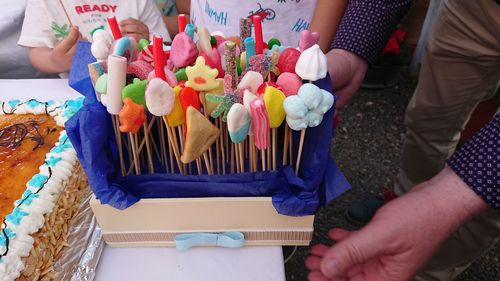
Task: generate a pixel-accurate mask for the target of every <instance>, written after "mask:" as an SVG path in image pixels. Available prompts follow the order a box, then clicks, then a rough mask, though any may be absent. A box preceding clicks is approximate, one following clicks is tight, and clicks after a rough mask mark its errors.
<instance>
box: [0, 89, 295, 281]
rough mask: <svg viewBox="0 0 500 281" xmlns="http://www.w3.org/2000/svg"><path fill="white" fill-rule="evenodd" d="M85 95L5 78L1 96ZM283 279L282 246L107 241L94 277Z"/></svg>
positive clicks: (219, 280)
mask: <svg viewBox="0 0 500 281" xmlns="http://www.w3.org/2000/svg"><path fill="white" fill-rule="evenodd" d="M78 96H80V94H78V93H77V92H76V91H74V90H73V89H71V88H70V87H68V85H67V80H66V79H43V80H2V79H0V101H8V100H11V99H19V100H28V99H32V98H35V99H38V100H40V101H44V100H55V101H59V100H61V101H62V100H66V99H69V98H75V97H78ZM114 280H119V281H128V280H131V281H132V280H134V281H136V280H137V281H138V280H148V281H157V280H158V281H160V280H168V281H184V280H186V281H205V280H207V281H209V280H210V281H213V280H217V281H225V280H232V281H233V280H239V281H254V280H255V281H281V280H285V270H284V266H283V253H282V250H281V247H243V248H239V249H223V248H201V247H200V248H193V249H190V250H187V251H177V250H175V249H173V248H111V247H108V246H106V247H105V249H104V252H103V254H102V256H101V260H100V261H99V266H98V268H97V273H96V278H95V281H114Z"/></svg>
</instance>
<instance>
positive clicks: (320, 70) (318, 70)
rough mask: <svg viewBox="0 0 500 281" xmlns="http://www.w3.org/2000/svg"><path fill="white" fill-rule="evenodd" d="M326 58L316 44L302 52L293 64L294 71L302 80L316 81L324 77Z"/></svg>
mask: <svg viewBox="0 0 500 281" xmlns="http://www.w3.org/2000/svg"><path fill="white" fill-rule="evenodd" d="M327 70H328V69H327V58H326V55H325V54H324V53H323V51H321V49H320V48H319V46H318V45H313V46H312V47H310V48H309V49H307V50H305V51H304V52H302V54H301V55H300V57H299V60H298V61H297V64H296V65H295V73H297V75H299V76H300V78H302V79H303V80H309V81H317V80H320V79H323V78H325V77H326V74H327Z"/></svg>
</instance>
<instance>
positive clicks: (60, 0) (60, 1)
mask: <svg viewBox="0 0 500 281" xmlns="http://www.w3.org/2000/svg"><path fill="white" fill-rule="evenodd" d="M59 3H60V4H61V7H62V9H63V11H64V14H65V15H66V18H67V19H68V22H69V26H73V23H72V22H71V18H70V17H69V15H68V11H66V7H65V6H64V3H63V1H62V0H59Z"/></svg>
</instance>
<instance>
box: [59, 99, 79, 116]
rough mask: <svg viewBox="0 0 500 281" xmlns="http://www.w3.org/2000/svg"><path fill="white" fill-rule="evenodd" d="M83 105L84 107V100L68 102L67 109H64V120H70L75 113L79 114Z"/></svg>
mask: <svg viewBox="0 0 500 281" xmlns="http://www.w3.org/2000/svg"><path fill="white" fill-rule="evenodd" d="M82 105H83V98H77V99H74V100H69V101H67V102H66V104H65V109H64V112H63V113H62V116H63V117H64V118H70V117H71V116H73V115H74V114H75V113H77V112H78V110H80V108H81V107H82Z"/></svg>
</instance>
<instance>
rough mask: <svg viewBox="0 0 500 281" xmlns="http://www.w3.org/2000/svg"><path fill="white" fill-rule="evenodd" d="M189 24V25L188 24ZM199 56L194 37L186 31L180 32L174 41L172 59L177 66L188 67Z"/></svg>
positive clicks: (171, 52)
mask: <svg viewBox="0 0 500 281" xmlns="http://www.w3.org/2000/svg"><path fill="white" fill-rule="evenodd" d="M188 26H189V25H188ZM197 57H198V49H197V48H196V45H195V44H194V42H193V39H192V38H191V37H189V35H187V34H186V33H179V34H177V35H176V36H175V37H174V40H173V41H172V48H171V51H170V59H171V60H172V63H173V64H174V66H175V67H177V68H180V67H186V66H188V65H191V64H193V63H194V62H195V61H196V58H197Z"/></svg>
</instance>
